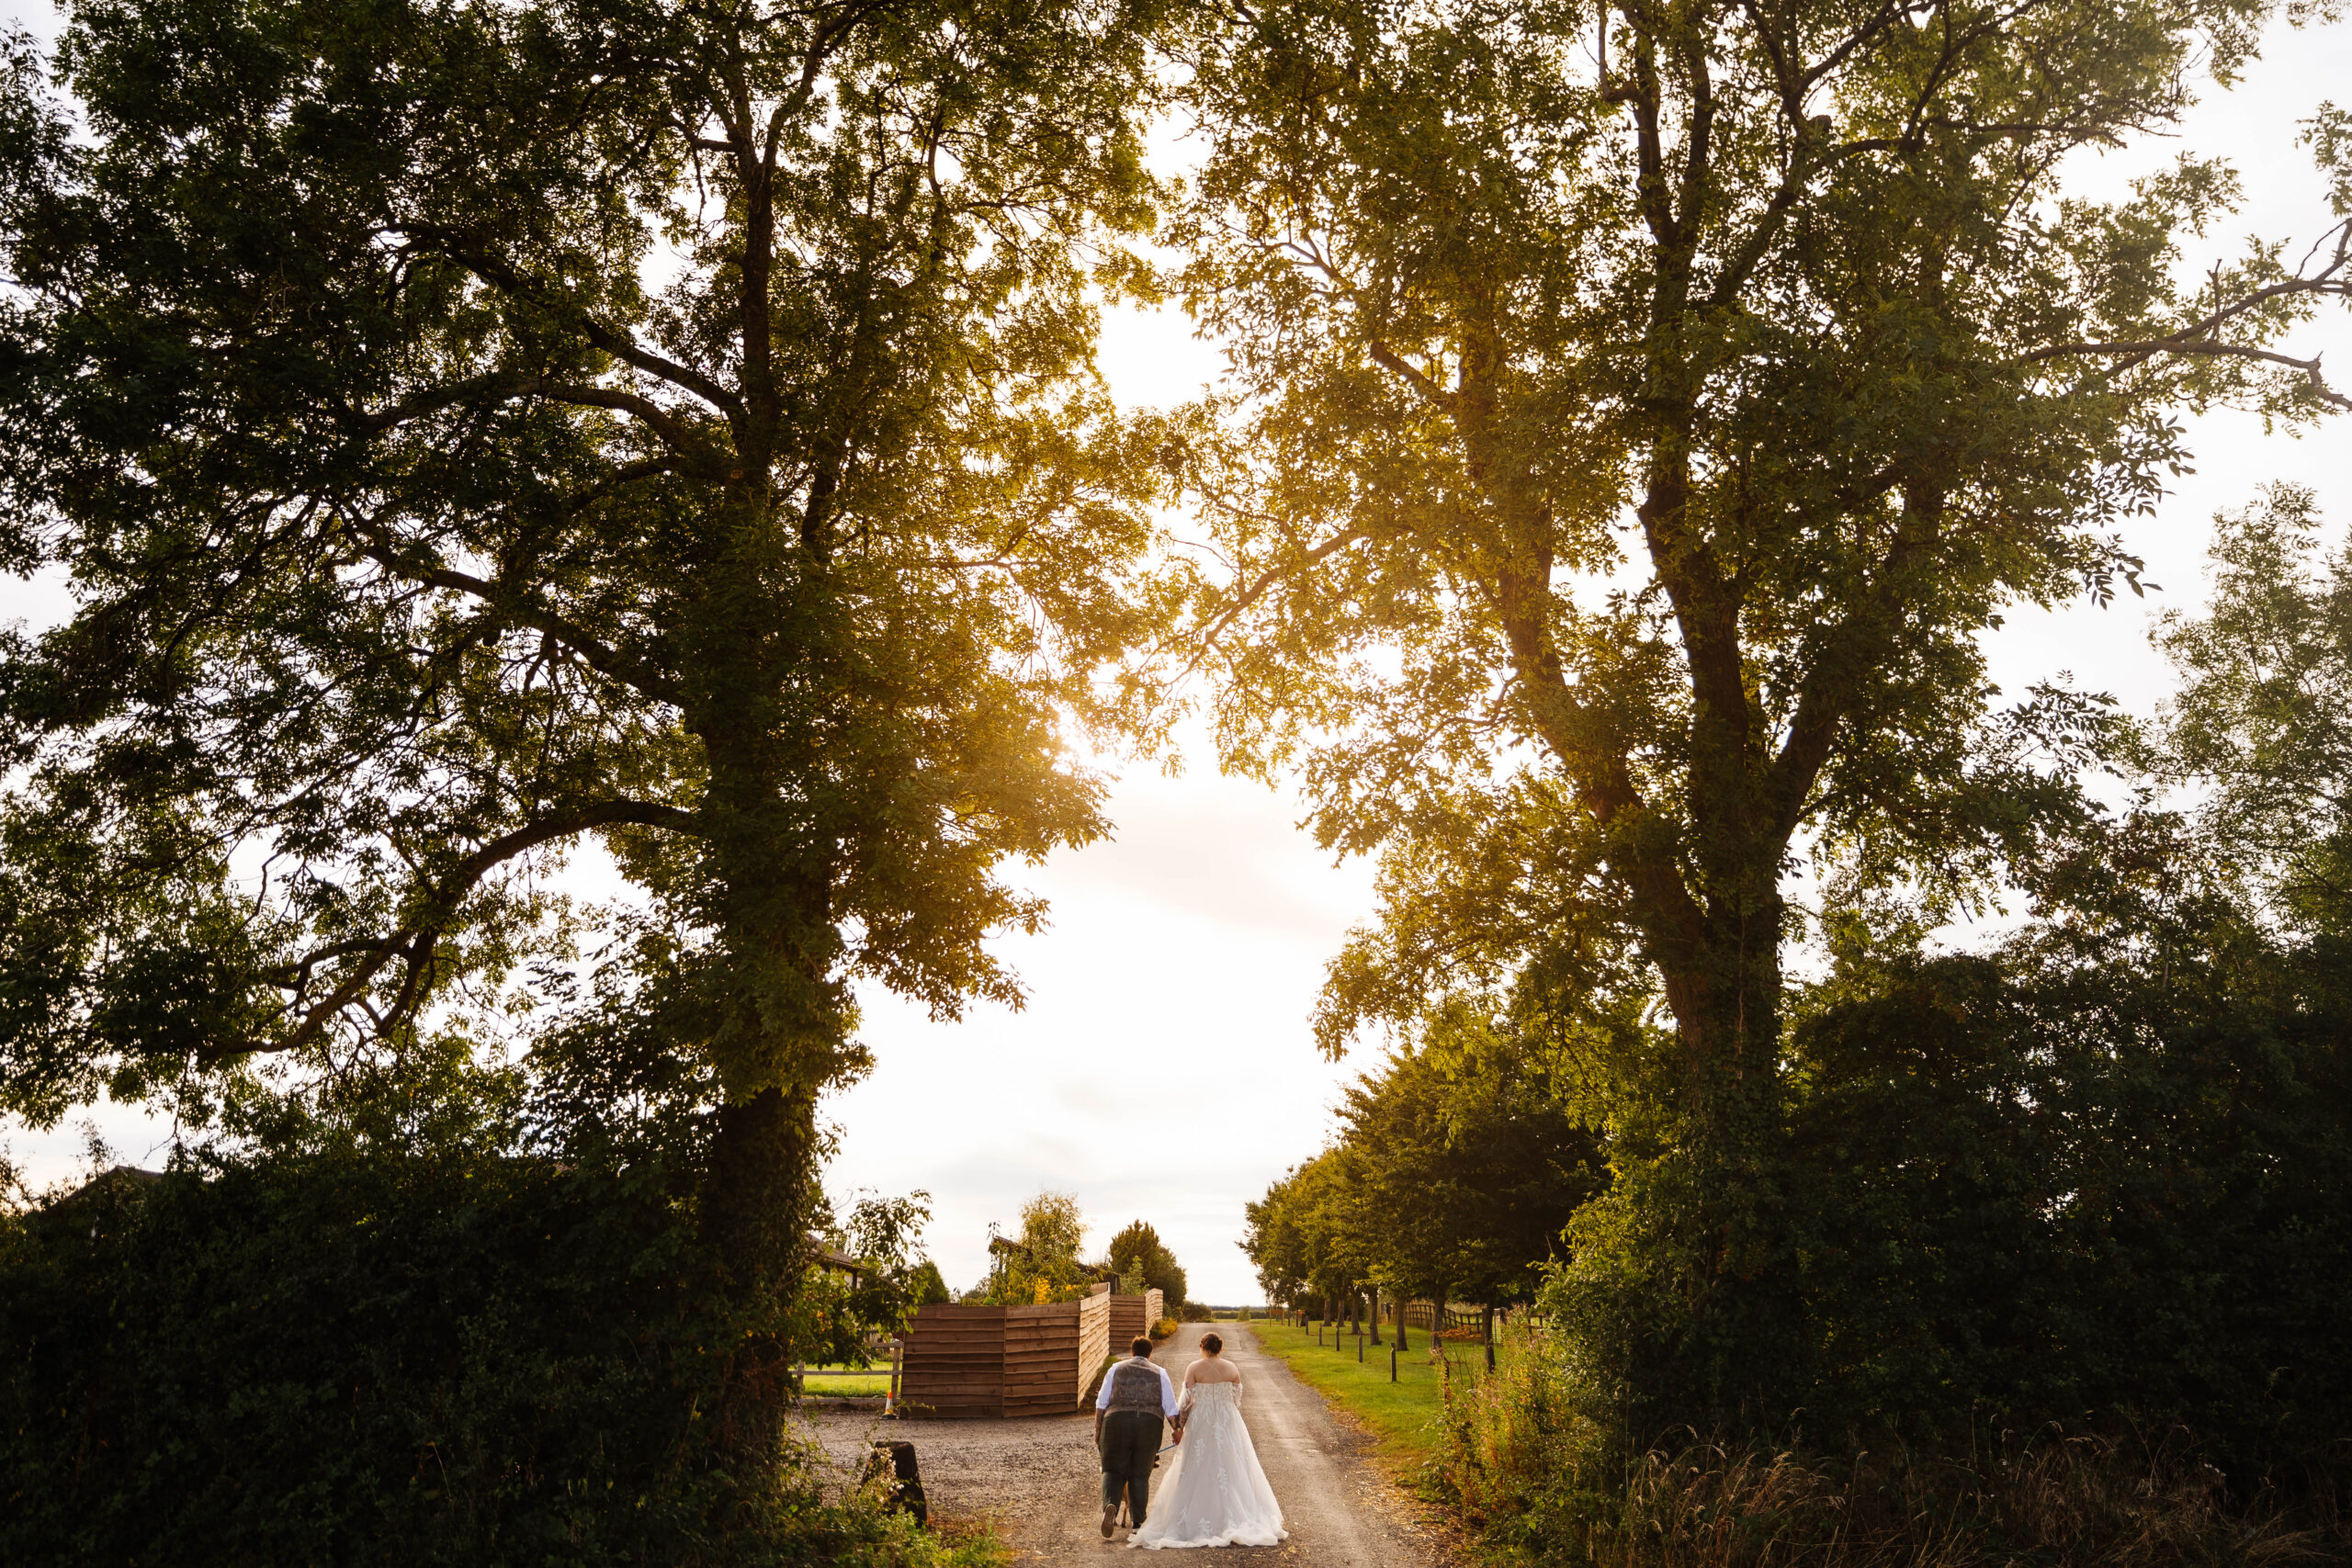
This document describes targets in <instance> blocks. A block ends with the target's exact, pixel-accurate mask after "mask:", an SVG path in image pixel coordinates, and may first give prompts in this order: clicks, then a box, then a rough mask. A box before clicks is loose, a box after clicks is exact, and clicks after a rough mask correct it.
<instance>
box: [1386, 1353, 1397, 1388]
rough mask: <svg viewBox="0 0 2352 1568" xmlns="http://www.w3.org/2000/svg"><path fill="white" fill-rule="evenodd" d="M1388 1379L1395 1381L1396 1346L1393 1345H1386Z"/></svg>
mask: <svg viewBox="0 0 2352 1568" xmlns="http://www.w3.org/2000/svg"><path fill="white" fill-rule="evenodd" d="M1388 1381H1389V1382H1396V1381H1397V1347H1396V1346H1394V1345H1391V1346H1390V1347H1388Z"/></svg>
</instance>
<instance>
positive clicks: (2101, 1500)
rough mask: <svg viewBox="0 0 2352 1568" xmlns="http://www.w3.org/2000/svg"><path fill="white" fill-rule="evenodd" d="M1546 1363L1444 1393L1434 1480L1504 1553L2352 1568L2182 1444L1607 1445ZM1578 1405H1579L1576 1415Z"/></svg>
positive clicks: (1986, 1567)
mask: <svg viewBox="0 0 2352 1568" xmlns="http://www.w3.org/2000/svg"><path fill="white" fill-rule="evenodd" d="M1572 1378H1573V1371H1572V1369H1570V1368H1568V1367H1566V1365H1564V1364H1563V1362H1562V1361H1561V1360H1560V1359H1558V1358H1557V1357H1553V1356H1541V1355H1530V1356H1520V1357H1516V1358H1512V1359H1511V1360H1510V1361H1509V1362H1507V1363H1506V1366H1505V1369H1504V1371H1502V1372H1500V1373H1499V1374H1498V1375H1497V1376H1495V1377H1493V1378H1491V1379H1486V1380H1480V1381H1479V1382H1475V1383H1469V1384H1466V1385H1456V1390H1457V1392H1456V1393H1455V1396H1454V1397H1453V1401H1452V1403H1451V1404H1450V1405H1449V1407H1448V1410H1447V1429H1448V1430H1447V1435H1448V1438H1449V1441H1448V1443H1447V1445H1446V1450H1445V1454H1444V1457H1443V1458H1442V1460H1441V1461H1439V1474H1438V1476H1437V1478H1436V1479H1437V1480H1438V1481H1439V1483H1440V1484H1441V1485H1442V1487H1443V1488H1444V1489H1445V1490H1446V1491H1447V1492H1448V1493H1450V1494H1451V1495H1452V1497H1453V1500H1454V1501H1455V1503H1456V1504H1457V1506H1459V1507H1460V1508H1461V1510H1462V1512H1463V1513H1464V1516H1465V1517H1466V1519H1467V1521H1468V1522H1469V1523H1470V1524H1472V1525H1473V1526H1474V1527H1476V1529H1478V1530H1479V1531H1480V1532H1481V1534H1482V1535H1483V1537H1484V1538H1485V1540H1487V1542H1488V1543H1489V1545H1490V1546H1492V1547H1493V1548H1495V1549H1496V1550H1497V1551H1498V1554H1499V1555H1501V1556H1503V1557H1505V1558H1511V1559H1517V1560H1520V1561H1532V1562H1545V1563H1561V1564H1575V1565H1579V1568H1582V1565H1588V1564H1589V1565H1591V1568H1799V1565H1804V1568H2273V1565H2279V1568H2283V1565H2285V1564H2290V1563H2305V1562H2352V1529H2347V1524H2352V1521H2347V1520H2346V1517H2344V1514H2343V1512H2342V1510H2341V1509H2340V1508H2339V1506H2337V1501H2336V1498H2335V1495H2334V1494H2333V1493H2332V1492H2331V1491H2330V1490H2329V1489H2328V1488H2327V1487H2326V1486H2325V1485H2324V1484H2323V1483H2314V1482H2312V1478H2310V1477H2303V1478H2299V1483H2298V1485H2297V1487H2296V1491H2295V1496H2294V1498H2293V1500H2292V1501H2291V1502H2290V1501H2289V1500H2288V1499H2287V1498H2286V1497H2285V1496H2283V1495H2281V1494H2280V1493H2279V1492H2278V1491H2276V1490H2273V1489H2270V1488H2267V1487H2266V1488H2256V1489H2255V1490H2254V1491H2253V1492H2252V1493H2251V1495H2248V1494H2246V1493H2245V1492H2243V1491H2236V1492H2233V1490H2232V1488H2230V1487H2229V1486H2228V1485H2227V1484H2225V1483H2224V1479H2223V1477H2222V1474H2221V1472H2218V1471H2216V1470H2214V1469H2213V1468H2212V1467H2211V1466H2210V1465H2207V1464H2205V1463H2203V1462H2201V1461H2199V1459H2198V1458H2197V1457H2196V1454H2195V1450H2194V1447H2193V1444H2191V1443H2190V1442H2189V1441H2188V1438H2186V1436H2185V1435H2184V1434H2181V1433H2178V1432H2177V1431H2176V1432H2170V1433H2167V1434H2165V1436H2164V1437H2163V1438H2158V1439H2155V1440H2149V1439H2147V1438H2143V1436H2141V1435H2139V1434H2136V1433H2132V1432H2130V1431H2123V1432H2120V1433H2115V1434H2101V1435H2096V1436H2089V1435H2067V1434H2064V1433H2061V1432H2058V1431H2054V1430H2049V1431H2042V1432H2038V1433H2031V1434H2022V1435H2020V1434H1995V1435H1992V1436H1990V1437H1982V1438H1980V1439H1979V1440H1978V1441H1977V1442H1976V1443H1974V1444H1973V1445H1971V1446H1970V1447H1968V1448H1967V1449H1966V1450H1956V1451H1954V1452H1951V1453H1948V1454H1928V1453H1924V1452H1921V1451H1918V1450H1910V1449H1890V1450H1887V1451H1883V1452H1878V1453H1871V1452H1863V1453H1860V1454H1858V1455H1855V1456H1854V1457H1852V1458H1850V1459H1846V1458H1838V1457H1832V1456H1827V1455H1822V1454H1815V1453H1808V1452H1805V1451H1803V1450H1796V1449H1790V1448H1774V1447H1770V1446H1766V1445H1755V1444H1726V1443H1720V1442H1710V1441H1706V1440H1702V1439H1701V1438H1698V1437H1697V1436H1696V1435H1695V1434H1687V1433H1686V1434H1684V1440H1683V1441H1682V1442H1681V1443H1679V1444H1676V1445H1671V1446H1668V1447H1661V1448H1658V1449H1655V1450H1652V1451H1649V1452H1646V1453H1642V1454H1639V1455H1631V1454H1628V1453H1627V1452H1626V1451H1625V1450H1624V1449H1623V1447H1622V1445H1619V1446H1615V1447H1614V1448H1613V1449H1612V1445H1611V1442H1610V1440H1609V1439H1608V1436H1607V1434H1605V1433H1604V1432H1603V1431H1602V1429H1601V1427H1600V1424H1599V1423H1596V1422H1594V1421H1593V1420H1591V1419H1589V1416H1588V1415H1587V1414H1586V1413H1585V1412H1584V1411H1580V1410H1579V1408H1578V1402H1577V1399H1575V1398H1574V1397H1573V1395H1574V1393H1575V1390H1574V1387H1573V1383H1572ZM1588 1408H1589V1407H1588Z"/></svg>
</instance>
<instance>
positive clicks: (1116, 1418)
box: [1103, 1410, 1160, 1529]
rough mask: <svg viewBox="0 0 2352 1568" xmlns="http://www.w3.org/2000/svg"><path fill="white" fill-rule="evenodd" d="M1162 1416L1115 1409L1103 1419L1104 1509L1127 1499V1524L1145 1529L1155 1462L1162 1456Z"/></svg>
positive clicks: (1152, 1412) (1145, 1411) (1156, 1413)
mask: <svg viewBox="0 0 2352 1568" xmlns="http://www.w3.org/2000/svg"><path fill="white" fill-rule="evenodd" d="M1159 1426H1160V1423H1159V1412H1158V1411H1151V1410H1114V1411H1112V1412H1111V1413H1110V1414H1109V1415H1108V1416H1104V1417H1103V1506H1104V1507H1105V1508H1115V1507H1117V1506H1119V1499H1120V1498H1122V1497H1125V1499H1126V1500H1127V1523H1128V1524H1129V1525H1131V1526H1133V1527H1135V1528H1136V1529H1141V1528H1142V1527H1143V1515H1144V1506H1145V1505H1146V1504H1147V1503H1148V1502H1149V1501H1150V1498H1151V1466H1152V1461H1154V1460H1156V1459H1158V1458H1159Z"/></svg>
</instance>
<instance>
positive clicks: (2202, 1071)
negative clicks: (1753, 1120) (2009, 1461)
mask: <svg viewBox="0 0 2352 1568" xmlns="http://www.w3.org/2000/svg"><path fill="white" fill-rule="evenodd" d="M2078 848H2079V850H2080V852H2081V858H2080V861H2079V862H2078V863H2070V865H2069V867H2068V870H2069V872H2070V874H2079V875H2086V876H2092V877H2096V878H2097V879H2098V886H2096V888H2085V887H2077V888H2076V889H2075V891H2074V895H2073V896H2074V897H2075V901H2076V906H2077V908H2076V912H2074V913H2071V914H2069V915H2067V916H2065V917H2064V918H2058V919H2052V920H2051V921H2049V922H2046V923H2044V924H2042V925H2039V926H2037V927H2035V928H2033V929H2032V930H2031V931H2030V932H2029V933H2028V934H2027V935H2025V936H2024V937H2021V938H2020V939H2018V941H2017V942H2015V943H2014V944H2012V945H2011V946H2010V947H2009V948H2007V949H2006V950H2004V951H2003V952H2002V953H1998V954H1996V955H1993V956H1990V957H1975V958H1968V957H1950V958H1942V959H1934V960H1929V959H1925V958H1919V957H1916V956H1894V957H1889V956H1874V955H1869V954H1858V953H1849V955H1848V962H1847V964H1846V965H1845V967H1844V968H1843V970H1842V971H1841V973H1840V974H1839V976H1838V977H1837V978H1835V979H1834V980H1832V981H1830V982H1828V983H1826V985H1825V986H1823V987H1820V988H1819V989H1817V990H1816V991H1815V992H1814V993H1812V994H1810V995H1808V996H1806V997H1805V998H1804V999H1803V1001H1802V1002H1801V1004H1800V1006H1799V1019H1800V1021H1799V1022H1798V1024H1797V1026H1796V1028H1795V1030H1794V1032H1793V1038H1792V1063H1793V1066H1792V1075H1791V1083H1792V1089H1791V1095H1790V1100H1789V1115H1788V1121H1787V1122H1786V1125H1785V1127H1784V1129H1783V1131H1782V1136H1781V1141H1780V1144H1779V1147H1780V1150H1781V1154H1780V1156H1779V1163H1778V1165H1777V1168H1773V1169H1770V1170H1767V1171H1764V1172H1760V1173H1759V1176H1758V1185H1759V1186H1761V1187H1766V1188H1767V1190H1770V1191H1772V1192H1774V1193H1775V1194H1778V1195H1781V1200H1782V1201H1784V1202H1785V1205H1786V1207H1785V1211H1784V1212H1783V1213H1782V1214H1781V1216H1780V1218H1779V1223H1778V1224H1777V1225H1776V1227H1775V1229H1774V1232H1773V1234H1774V1235H1776V1236H1777V1237H1778V1238H1779V1246H1778V1247H1776V1248H1774V1249H1772V1250H1770V1251H1766V1250H1764V1249H1761V1248H1758V1249H1757V1250H1755V1251H1752V1252H1750V1253H1748V1254H1747V1255H1745V1256H1743V1257H1742V1258H1740V1259H1739V1263H1740V1266H1741V1268H1742V1269H1743V1280H1742V1288H1741V1290H1740V1291H1739V1292H1737V1293H1736V1295H1732V1294H1730V1293H1728V1292H1723V1293H1717V1294H1714V1295H1711V1296H1708V1297H1702V1298H1699V1299H1697V1300H1693V1299H1691V1298H1690V1297H1688V1296H1687V1295H1684V1294H1682V1293H1681V1292H1679V1280H1682V1279H1685V1278H1687V1277H1688V1269H1689V1268H1690V1267H1691V1260H1689V1259H1687V1258H1678V1257H1677V1256H1676V1255H1675V1253H1674V1251H1673V1249H1674V1248H1675V1247H1678V1246H1679V1245H1683V1242H1682V1238H1683V1237H1685V1236H1688V1235H1690V1234H1691V1232H1690V1228H1689V1226H1688V1224H1687V1205H1688V1204H1689V1202H1690V1199H1689V1196H1688V1194H1689V1191H1690V1189H1691V1178H1690V1175H1689V1167H1688V1162H1687V1159H1686V1158H1685V1157H1684V1156H1681V1155H1680V1154H1679V1151H1677V1150H1674V1149H1672V1148H1670V1147H1660V1148H1657V1149H1656V1150H1650V1151H1645V1150H1643V1149H1641V1148H1639V1147H1634V1148H1629V1149H1628V1150H1627V1151H1626V1152H1625V1153H1624V1154H1623V1155H1622V1156H1620V1158H1619V1160H1618V1169H1619V1173H1620V1174H1619V1181H1618V1184H1617V1186H1616V1187H1615V1188H1614V1189H1612V1190H1611V1192H1610V1193H1609V1194H1608V1195H1607V1196H1605V1197H1604V1198H1602V1199H1601V1200H1600V1201H1597V1202H1595V1203H1594V1204H1592V1205H1590V1206H1589V1207H1588V1208H1587V1209H1586V1210H1585V1211H1583V1212H1582V1213H1579V1215H1578V1216H1577V1221H1576V1222H1575V1224H1573V1225H1572V1227H1571V1230H1570V1236H1571V1240H1572V1241H1573V1242H1574V1243H1575V1247H1576V1251H1575V1257H1574V1259H1573V1261H1572V1262H1571V1263H1569V1264H1568V1265H1567V1266H1566V1267H1565V1268H1563V1269H1559V1270H1558V1271H1557V1273H1556V1275H1555V1280H1554V1282H1553V1284H1552V1285H1551V1286H1550V1288H1549V1289H1548V1290H1547V1292H1546V1293H1545V1298H1544V1303H1545V1305H1546V1307H1547V1308H1548V1309H1549V1310H1550V1311H1551V1313H1552V1314H1553V1315H1554V1321H1555V1324H1556V1325H1557V1326H1558V1328H1559V1330H1560V1333H1561V1343H1562V1345H1563V1347H1565V1349H1564V1352H1563V1353H1564V1355H1565V1357H1566V1364H1567V1367H1568V1369H1569V1371H1570V1372H1571V1374H1572V1375H1571V1376H1570V1378H1569V1381H1568V1382H1567V1384H1566V1385H1565V1386H1566V1388H1567V1389H1568V1390H1569V1392H1570V1393H1572V1394H1573V1396H1574V1397H1573V1400H1572V1402H1571V1404H1572V1407H1573V1409H1574V1410H1575V1412H1576V1414H1577V1416H1578V1417H1579V1418H1580V1419H1581V1420H1583V1421H1584V1422H1585V1423H1587V1424H1588V1426H1589V1427H1590V1428H1591V1429H1593V1430H1596V1431H1609V1432H1613V1433H1616V1434H1618V1435H1619V1437H1620V1438H1621V1439H1622V1440H1623V1441H1624V1442H1626V1443H1628V1444H1629V1445H1632V1446H1633V1447H1634V1450H1636V1451H1638V1450H1639V1449H1640V1448H1642V1447H1644V1446H1645V1445H1648V1444H1651V1443H1654V1442H1657V1441H1658V1440H1660V1439H1661V1438H1663V1436H1664V1434H1666V1433H1668V1431H1670V1430H1672V1429H1674V1428H1677V1427H1686V1426H1691V1425H1696V1426H1698V1427H1700V1428H1701V1429H1702V1430H1709V1429H1724V1430H1735V1431H1736V1430H1748V1431H1763V1432H1777V1433H1784V1434H1786V1433H1801V1434H1802V1435H1803V1436H1804V1439H1805V1440H1806V1441H1807V1442H1810V1443H1813V1444H1815V1445H1816V1446H1820V1447H1825V1448H1827V1449H1830V1450H1847V1451H1851V1450H1855V1449H1859V1448H1867V1447H1871V1446H1872V1445H1873V1444H1875V1443H1878V1442H1881V1441H1883V1440H1886V1439H1887V1438H1889V1437H1890V1436H1892V1437H1894V1438H1907V1439H1910V1440H1915V1441H1923V1442H1936V1441H1939V1440H1950V1439H1951V1438H1954V1436H1955V1435H1956V1434H1964V1433H1965V1432H1967V1431H1968V1430H1970V1429H1971V1427H1972V1424H1973V1423H1975V1422H1979V1421H1990V1422H1994V1423H1996V1424H1997V1425H1999V1426H2002V1427H2008V1428H2011V1429H2018V1430H2029V1429H2031V1428H2032V1427H2035V1426H2036V1425H2038V1424H2040V1423H2042V1422H2046V1421H2056V1422H2060V1423H2064V1424H2065V1425H2066V1426H2068V1427H2070V1428H2072V1427H2077V1426H2080V1425H2081V1424H2084V1423H2086V1422H2097V1421H2107V1420H2120V1419H2124V1418H2126V1416H2127V1415H2128V1416H2131V1417H2133V1418H2137V1419H2141V1420H2143V1421H2155V1422H2158V1423H2174V1422H2177V1423H2180V1424H2182V1425H2183V1426H2185V1427H2187V1428H2188V1430H2190V1431H2192V1432H2194V1433H2196V1434H2197V1435H2198V1439H2199V1443H2200V1444H2201V1445H2202V1448H2201V1450H2200V1451H2202V1452H2204V1453H2205V1454H2206V1455H2208V1456H2209V1457H2210V1458H2211V1459H2213V1460H2215V1461H2218V1462H2222V1463H2223V1464H2225V1465H2227V1466H2229V1467H2230V1468H2231V1469H2232V1471H2233V1473H2235V1474H2237V1475H2238V1476H2240V1477H2241V1478H2246V1477H2253V1476H2259V1475H2260V1474H2262V1473H2264V1472H2266V1471H2267V1470H2270V1469H2272V1468H2273V1467H2278V1466H2290V1465H2291V1464H2292V1463H2294V1462H2296V1461H2299V1459H2300V1458H2301V1456H2307V1455H2316V1454H2318V1453H2319V1452H2321V1451H2322V1450H2324V1449H2325V1448H2326V1446H2327V1445H2328V1444H2330V1443H2332V1442H2333V1441H2334V1440H2335V1438H2336V1437H2337V1436H2338V1435H2340V1434H2341V1432H2343V1431H2344V1430H2345V1429H2346V1427H2347V1425H2352V1356H2347V1355H2346V1350H2345V1347H2344V1341H2343V1338H2342V1336H2341V1335H2340V1334H2339V1333H2337V1332H2336V1329H2335V1315H2336V1308H2335V1305H2334V1303H2335V1302H2336V1301H2337V1300H2338V1299H2340V1297H2341V1295H2342V1293H2343V1292H2345V1291H2346V1289H2347V1288H2352V1056H2347V1055H2346V1049H2345V1042H2346V1040H2347V1039H2352V986H2347V984H2346V978H2347V976H2352V965H2347V964H2346V959H2347V956H2352V955H2347V954H2346V953H2345V952H2344V951H2343V950H2342V948H2341V947H2340V945H2339V944H2337V943H2336V942H2334V941H2333V939H2330V940H2329V941H2326V942H2322V943H2319V944H2316V945H2313V946H2311V947H2301V948H2294V947H2281V946H2279V945H2278V944H2276V942H2274V941H2273V940H2271V939H2269V938H2267V937H2265V936H2264V935H2263V934H2262V932H2261V931H2259V930H2258V929H2257V928H2255V927H2252V926H2250V925H2248V924H2247V923H2245V921H2244V920H2242V919H2238V918H2236V917H2235V916H2234V915H2233V912H2232V910H2231V909H2230V908H2229V906H2228V905H2227V903H2226V902H2224V901H2222V900H2220V899H2218V898H2216V897H2212V896H2211V894H2210V893H2200V892H2199V875H2198V873H2199V866H2198V863H2197V860H2196V857H2195V854H2194V845H2193V840H2187V839H2185V838H2184V837H2183V836H2181V835H2180V834H2179V833H2178V831H2177V824H2173V825H2171V826H2170V827H2167V825H2166V824H2165V823H2164V822H2162V821H2154V822H2146V821H2143V822H2136V823H2131V824H2126V825H2124V826H2123V827H2120V828H2118V829H2115V830H2114V831H2112V832H2111V833H2105V834H2101V835H2099V836H2098V837H2096V838H2094V839H2091V840H2087V841H2086V842H2084V843H2082V844H2080V845H2079V846H2078ZM2094 892H2096V894H2097V895H2098V897H2097V898H2096V900H2095V901H2094V899H2093V897H2092V894H2093V893H2094ZM1634 1119H1635V1118H1634V1117H1633V1116H1629V1117H1628V1120H1629V1121H1632V1120H1634ZM1726 1302H1736V1303H1737V1305H1738V1308H1739V1310H1740V1311H1741V1312H1742V1314H1744V1315H1743V1316H1742V1318H1741V1319H1740V1321H1737V1322H1724V1321H1723V1320H1722V1319H1720V1318H1719V1317H1716V1316H1713V1315H1712V1314H1714V1313H1719V1312H1722V1311H1724V1310H1726V1307H1725V1305H1724V1303H1726Z"/></svg>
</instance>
